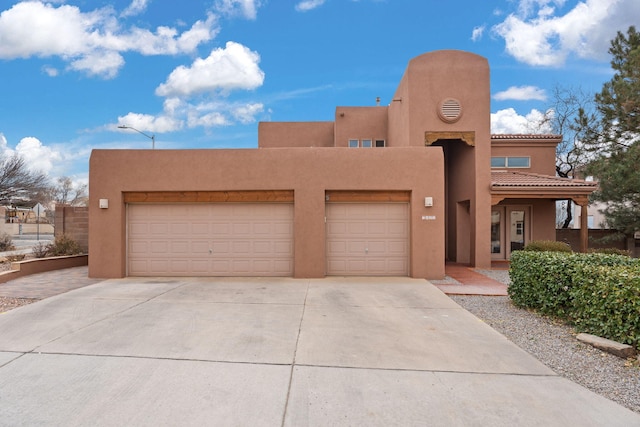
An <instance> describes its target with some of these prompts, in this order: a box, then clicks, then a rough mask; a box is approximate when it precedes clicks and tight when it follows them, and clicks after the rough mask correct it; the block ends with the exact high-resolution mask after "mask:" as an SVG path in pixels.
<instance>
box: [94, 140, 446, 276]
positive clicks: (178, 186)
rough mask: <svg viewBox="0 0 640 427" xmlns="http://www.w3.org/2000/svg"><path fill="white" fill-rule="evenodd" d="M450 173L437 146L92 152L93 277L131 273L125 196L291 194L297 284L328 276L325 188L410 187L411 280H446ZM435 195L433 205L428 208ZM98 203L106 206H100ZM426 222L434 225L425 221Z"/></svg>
mask: <svg viewBox="0 0 640 427" xmlns="http://www.w3.org/2000/svg"><path fill="white" fill-rule="evenodd" d="M443 175H444V171H443V157H442V151H441V150H440V149H439V148H438V147H429V148H425V147H415V148H410V147H407V148H400V149H396V150H375V149H372V150H355V149H349V148H306V149H302V148H273V149H269V148H265V149H257V150H94V151H93V152H92V154H91V159H90V178H89V190H90V194H91V200H90V207H89V229H90V233H89V252H90V253H91V258H90V259H89V275H90V276H91V277H124V276H125V274H126V209H125V204H124V202H123V192H128V191H225V190H226V191H231V190H294V197H295V209H294V215H295V217H294V254H295V263H294V270H295V273H294V274H295V277H323V276H324V273H325V265H326V262H325V224H324V207H325V190H409V191H411V208H410V230H411V232H410V235H411V237H410V239H411V240H410V261H409V262H410V275H411V276H412V277H418V278H430V279H438V278H442V277H444V177H443ZM427 196H429V197H433V199H434V206H433V207H430V208H426V207H424V198H425V197H427ZM99 199H108V200H109V208H108V209H100V208H99V205H98V203H99ZM423 216H428V217H435V218H436V219H435V220H430V219H429V220H423V219H422V217H423Z"/></svg>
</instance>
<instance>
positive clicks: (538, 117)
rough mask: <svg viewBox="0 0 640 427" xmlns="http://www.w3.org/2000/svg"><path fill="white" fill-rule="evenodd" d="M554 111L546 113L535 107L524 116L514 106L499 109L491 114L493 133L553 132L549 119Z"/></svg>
mask: <svg viewBox="0 0 640 427" xmlns="http://www.w3.org/2000/svg"><path fill="white" fill-rule="evenodd" d="M550 114H552V112H550V111H549V112H547V113H546V114H545V113H544V112H542V111H539V110H536V109H533V110H531V111H530V112H529V113H527V114H526V115H524V116H521V115H519V114H518V113H517V112H516V110H514V109H513V108H507V109H505V110H499V111H497V112H496V113H492V114H491V133H494V134H529V133H536V134H545V133H551V132H552V129H551V127H550V126H549V125H548V120H545V119H546V118H548V117H549V115H550Z"/></svg>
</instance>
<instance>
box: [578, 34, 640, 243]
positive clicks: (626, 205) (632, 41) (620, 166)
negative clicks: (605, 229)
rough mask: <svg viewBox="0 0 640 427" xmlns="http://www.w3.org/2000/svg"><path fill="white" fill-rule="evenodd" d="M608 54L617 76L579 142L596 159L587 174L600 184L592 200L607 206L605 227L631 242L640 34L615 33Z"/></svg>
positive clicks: (635, 214)
mask: <svg viewBox="0 0 640 427" xmlns="http://www.w3.org/2000/svg"><path fill="white" fill-rule="evenodd" d="M609 53H610V54H611V55H612V56H613V59H612V61H611V67H612V68H613V69H614V71H615V74H614V76H613V78H612V79H611V80H610V81H609V82H607V83H605V84H604V86H603V88H602V91H601V92H600V93H598V94H596V97H595V101H596V105H597V109H598V112H599V113H600V122H599V125H598V126H597V127H596V128H593V127H590V126H586V123H585V127H584V130H583V135H582V137H583V138H584V139H583V140H584V141H585V143H586V144H587V145H588V147H589V148H590V149H591V150H592V151H593V152H594V153H595V155H596V156H597V157H596V160H594V161H593V162H591V163H590V165H589V167H588V169H587V170H588V172H589V173H590V174H591V175H593V176H594V177H596V179H597V180H598V182H599V184H600V186H599V189H598V191H596V192H595V193H594V194H593V196H592V199H593V200H597V201H602V202H606V203H607V205H608V206H607V208H606V209H605V210H604V211H603V213H604V214H605V217H606V220H607V222H608V224H609V226H611V227H612V228H615V229H617V230H619V231H620V232H622V233H624V234H626V235H628V236H629V235H633V233H634V232H635V231H640V167H639V166H640V33H638V32H637V31H636V29H635V27H630V28H629V29H628V31H627V34H626V35H625V34H623V33H622V32H618V35H617V36H616V38H615V39H613V40H612V42H611V48H610V49H609Z"/></svg>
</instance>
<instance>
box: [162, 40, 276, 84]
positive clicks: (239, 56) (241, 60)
mask: <svg viewBox="0 0 640 427" xmlns="http://www.w3.org/2000/svg"><path fill="white" fill-rule="evenodd" d="M259 62H260V56H259V55H258V54H257V53H256V52H253V51H251V50H249V48H247V47H245V46H243V45H241V44H239V43H235V42H228V43H227V45H226V47H225V48H224V49H215V50H213V51H212V52H211V54H210V55H209V56H208V57H207V58H205V59H202V58H198V59H196V60H195V61H194V62H193V64H191V67H185V66H180V67H178V68H176V69H175V70H173V71H172V72H171V74H170V75H169V77H168V78H167V81H166V82H165V83H163V84H161V85H160V86H158V88H157V89H156V94H157V95H159V96H191V95H194V94H198V93H204V92H213V91H217V90H220V91H223V92H228V91H231V90H233V89H255V88H257V87H259V86H261V85H262V83H263V81H264V72H263V71H262V70H261V69H260V67H259V66H258V63H259Z"/></svg>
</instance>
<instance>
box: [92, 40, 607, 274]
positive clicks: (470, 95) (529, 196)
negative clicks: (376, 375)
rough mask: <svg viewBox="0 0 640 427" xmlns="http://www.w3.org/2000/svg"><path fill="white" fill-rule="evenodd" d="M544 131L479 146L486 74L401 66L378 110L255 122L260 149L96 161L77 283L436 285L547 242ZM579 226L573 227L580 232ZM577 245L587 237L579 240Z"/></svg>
mask: <svg viewBox="0 0 640 427" xmlns="http://www.w3.org/2000/svg"><path fill="white" fill-rule="evenodd" d="M559 141H560V137H559V136H554V135H493V136H492V135H491V134H490V88H489V65H488V62H487V60H486V59H485V58H483V57H480V56H478V55H475V54H472V53H468V52H462V51H451V50H447V51H436V52H431V53H426V54H423V55H420V56H418V57H416V58H414V59H412V60H410V61H409V64H408V66H407V68H406V71H405V73H404V75H403V77H402V79H401V81H400V83H399V85H398V88H397V90H396V92H395V95H394V96H393V98H392V100H391V102H390V103H389V105H387V106H379V105H375V106H370V107H337V108H336V110H335V119H334V121H327V122H263V123H260V124H259V127H258V148H257V149H243V150H233V149H229V150H226V149H225V150H219V149H212V150H94V151H93V152H92V154H91V159H90V184H89V185H90V194H91V203H90V208H89V209H90V213H89V229H90V233H89V252H90V254H91V256H90V257H89V275H90V276H91V277H109V278H111V277H114V278H115V277H124V276H290V277H298V278H305V277H308V278H318V277H325V276H328V275H338V276H345V275H360V276H378V275H395V276H410V277H416V278H427V279H440V278H442V277H444V274H445V263H446V262H447V261H451V262H458V263H466V264H470V265H473V266H476V267H482V268H486V267H489V266H490V265H491V262H492V260H494V259H503V260H504V259H508V258H509V256H510V253H511V251H513V250H517V249H519V248H521V247H522V246H523V245H524V244H526V242H527V241H529V240H531V239H536V240H537V239H548V240H553V239H554V238H555V200H557V199H566V198H572V199H573V200H574V201H575V202H576V203H577V204H579V205H581V206H586V200H587V196H588V195H589V194H590V193H591V192H592V191H593V190H594V184H593V183H590V182H585V181H577V180H567V179H562V178H557V177H556V176H555V167H554V165H555V147H556V144H557V143H558V142H559ZM585 229H586V227H585ZM584 244H585V245H586V239H585V240H584Z"/></svg>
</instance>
